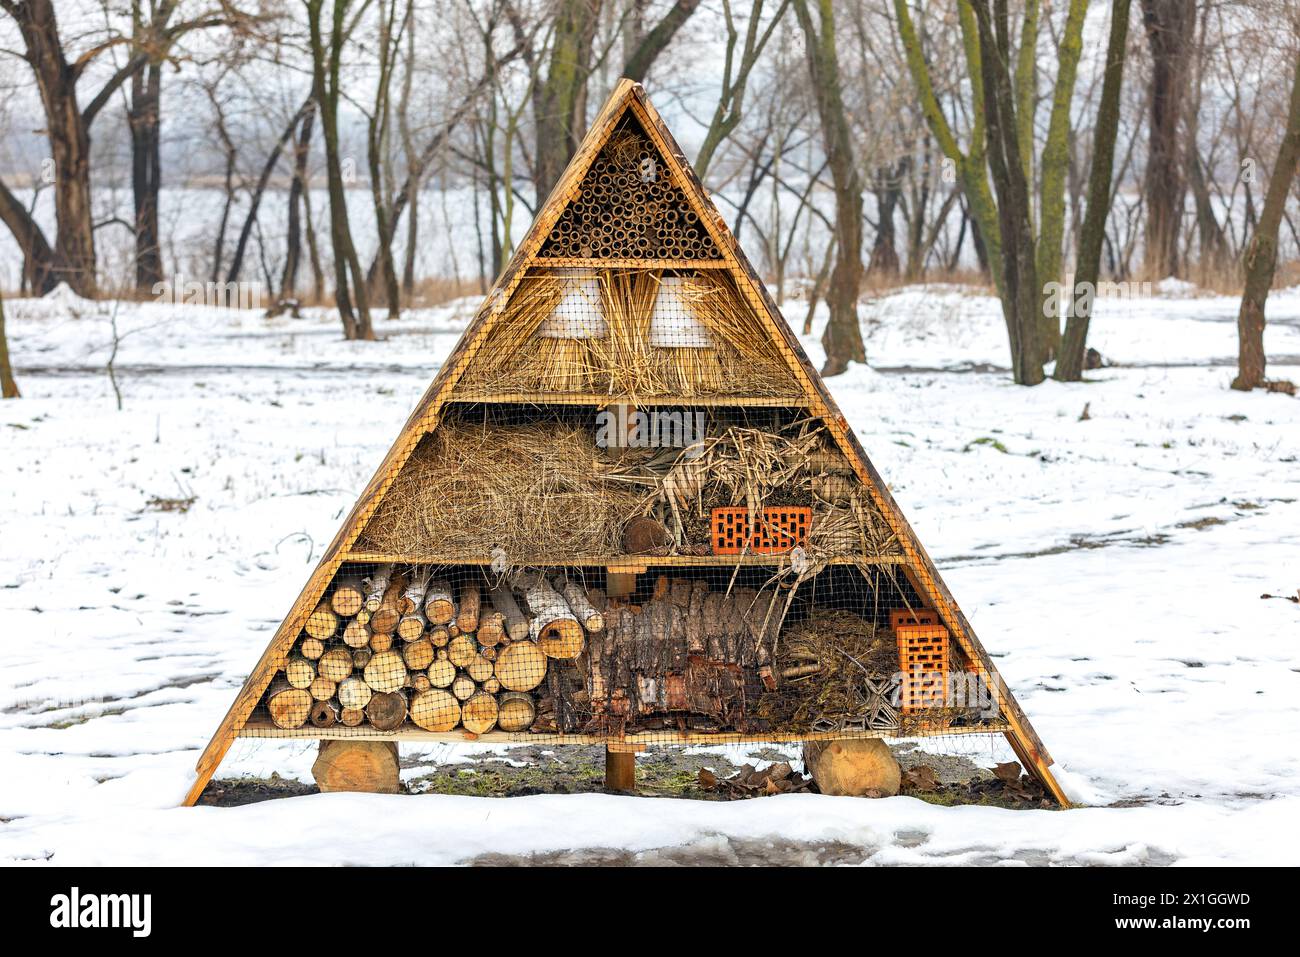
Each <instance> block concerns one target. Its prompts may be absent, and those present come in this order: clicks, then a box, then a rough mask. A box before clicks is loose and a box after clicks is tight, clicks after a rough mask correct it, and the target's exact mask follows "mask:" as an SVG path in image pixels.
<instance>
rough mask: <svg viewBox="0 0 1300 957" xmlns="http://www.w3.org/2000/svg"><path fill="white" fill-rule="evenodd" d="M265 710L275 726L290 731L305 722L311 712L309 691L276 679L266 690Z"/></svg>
mask: <svg viewBox="0 0 1300 957" xmlns="http://www.w3.org/2000/svg"><path fill="white" fill-rule="evenodd" d="M266 712H267V714H268V715H269V716H270V718H271V723H272V724H274V725H275V726H276V727H277V728H283V729H284V730H286V731H292V730H294V729H295V728H301V727H302V726H303V725H304V724H306V723H307V716H308V715H309V714H310V713H311V692H310V691H308V690H307V689H306V688H295V687H293V686H292V685H290V684H289V683H288V682H287V681H276V682H275V683H274V684H272V685H271V687H270V688H268V689H267V692H266Z"/></svg>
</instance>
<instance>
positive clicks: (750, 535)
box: [710, 505, 812, 555]
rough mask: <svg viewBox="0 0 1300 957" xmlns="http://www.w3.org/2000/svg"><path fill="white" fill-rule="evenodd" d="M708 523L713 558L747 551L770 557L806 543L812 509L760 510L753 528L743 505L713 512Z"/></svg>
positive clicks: (790, 507)
mask: <svg viewBox="0 0 1300 957" xmlns="http://www.w3.org/2000/svg"><path fill="white" fill-rule="evenodd" d="M711 519H712V520H711V522H710V528H711V529H712V532H713V534H712V535H711V538H712V541H713V554H715V555H739V554H741V553H743V552H745V551H749V552H752V553H754V554H759V555H771V554H776V553H779V552H788V551H789V550H790V549H792V548H794V547H795V546H796V545H802V544H804V543H805V542H807V541H808V532H809V530H810V529H811V528H812V509H811V508H808V507H806V506H795V505H769V506H767V507H766V508H764V509H763V511H762V515H761V517H760V519H759V523H758V527H757V528H754V527H753V525H752V523H751V522H750V520H749V509H748V508H746V507H745V506H743V505H733V506H726V507H723V508H715V509H713V512H712V515H711Z"/></svg>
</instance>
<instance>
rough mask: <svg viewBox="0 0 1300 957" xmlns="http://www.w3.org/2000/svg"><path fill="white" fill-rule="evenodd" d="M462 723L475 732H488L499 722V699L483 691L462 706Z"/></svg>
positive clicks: (467, 729)
mask: <svg viewBox="0 0 1300 957" xmlns="http://www.w3.org/2000/svg"><path fill="white" fill-rule="evenodd" d="M460 723H461V724H462V725H464V727H465V730H466V731H469V732H472V733H473V734H487V733H488V732H489V731H491V730H492V729H493V728H495V727H496V724H497V699H496V698H494V697H492V696H491V695H490V694H485V693H483V692H482V691H480V692H477V693H476V694H473V695H471V696H470V697H469V699H468V700H467V701H466V702H465V703H464V704H463V705H462V706H461V709H460Z"/></svg>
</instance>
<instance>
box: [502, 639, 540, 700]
mask: <svg viewBox="0 0 1300 957" xmlns="http://www.w3.org/2000/svg"><path fill="white" fill-rule="evenodd" d="M496 675H497V680H498V681H500V682H501V687H503V688H505V689H506V690H507V691H532V690H533V689H534V688H536V687H537V686H538V685H539V684H541V683H542V679H543V678H545V677H546V654H545V653H544V652H543V651H542V649H540V648H538V647H537V645H536V644H534V643H533V642H531V641H515V642H511V643H510V644H509V645H506V647H505V648H504V649H503V650H502V651H501V653H500V654H499V655H497V660H496Z"/></svg>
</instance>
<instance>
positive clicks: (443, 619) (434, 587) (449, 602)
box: [424, 578, 456, 625]
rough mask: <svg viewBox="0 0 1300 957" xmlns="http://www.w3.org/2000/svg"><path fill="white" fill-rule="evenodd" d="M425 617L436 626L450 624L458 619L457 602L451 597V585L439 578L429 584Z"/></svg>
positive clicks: (425, 603) (425, 601) (425, 600)
mask: <svg viewBox="0 0 1300 957" xmlns="http://www.w3.org/2000/svg"><path fill="white" fill-rule="evenodd" d="M425 595H426V597H425V599H424V615H425V617H426V618H428V619H429V622H430V623H431V624H434V625H447V624H450V623H451V621H452V619H453V618H455V617H456V602H455V601H454V600H453V599H452V597H451V585H449V584H448V583H447V581H446V580H445V579H442V578H439V579H436V580H434V581H431V582H429V588H428V591H427V592H426V593H425Z"/></svg>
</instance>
